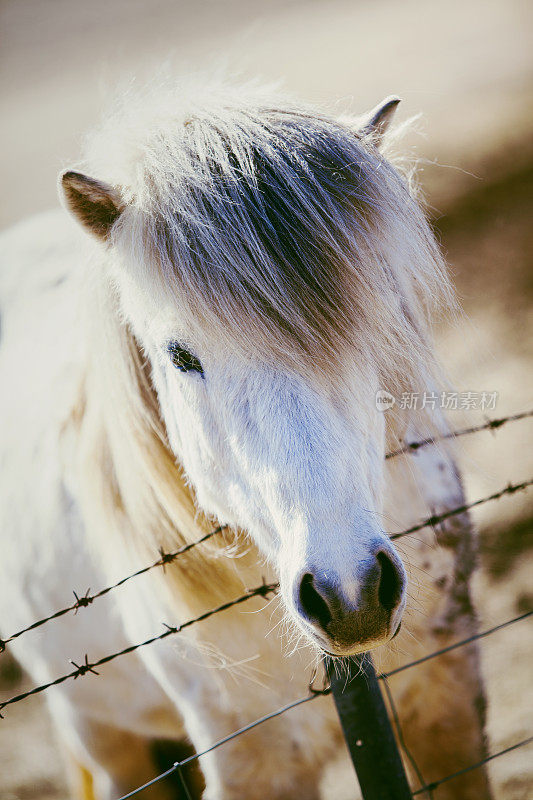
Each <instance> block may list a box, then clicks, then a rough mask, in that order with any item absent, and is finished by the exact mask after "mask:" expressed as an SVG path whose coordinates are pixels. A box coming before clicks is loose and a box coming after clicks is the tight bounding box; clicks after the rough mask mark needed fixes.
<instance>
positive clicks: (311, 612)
mask: <svg viewBox="0 0 533 800" xmlns="http://www.w3.org/2000/svg"><path fill="white" fill-rule="evenodd" d="M299 599H300V606H301V608H302V611H303V612H304V614H305V615H306V616H307V617H308V619H309V620H310V621H312V622H317V623H318V624H319V625H320V627H321V628H322V629H323V630H326V628H327V626H328V625H329V623H330V622H331V612H330V610H329V608H328V604H327V603H326V601H325V600H324V598H323V597H322V596H321V595H320V594H319V593H318V592H317V590H316V589H315V581H314V578H313V576H312V575H311V573H310V572H307V573H306V574H305V575H304V576H303V578H302V580H301V583H300V592H299Z"/></svg>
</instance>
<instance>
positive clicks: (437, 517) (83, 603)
mask: <svg viewBox="0 0 533 800" xmlns="http://www.w3.org/2000/svg"><path fill="white" fill-rule="evenodd" d="M531 485H533V478H532V479H529V480H527V481H523V482H522V483H517V484H511V483H510V484H508V485H507V486H505V487H504V488H503V489H501V490H500V491H499V492H495V493H494V494H491V495H489V496H488V497H483V498H481V499H480V500H474V501H473V502H471V503H466V504H464V505H461V506H457V507H456V508H452V509H450V510H448V511H445V512H443V513H442V514H432V515H431V516H430V517H427V518H426V519H425V520H422V522H419V523H417V524H416V525H412V526H411V527H410V528H407V529H406V530H404V531H399V532H398V533H393V534H391V536H390V537H389V538H390V539H391V540H396V539H401V538H402V537H403V536H408V535H409V534H411V533H416V532H417V531H420V530H422V529H423V528H427V527H435V526H436V525H439V524H440V523H441V522H445V521H446V520H447V519H449V518H450V517H454V516H457V515H459V514H463V513H464V512H465V511H468V510H469V509H472V508H475V507H476V506H480V505H482V504H484V503H488V502H490V501H492V500H499V499H500V497H503V496H504V495H506V494H514V493H516V492H520V491H524V490H525V489H528V488H529V487H530V486H531ZM226 529H227V526H225V525H221V526H219V527H218V528H215V529H214V530H213V531H210V532H209V533H206V534H204V535H203V536H202V537H200V539H197V540H196V541H194V542H190V543H189V544H186V545H183V547H181V548H179V549H178V550H175V551H174V552H171V553H165V552H163V550H161V551H160V558H159V559H157V561H154V562H153V563H152V564H149V565H148V566H146V567H142V568H141V569H138V570H137V571H136V572H133V573H131V574H130V575H126V577H124V578H121V579H120V580H119V581H117V582H116V583H113V584H111V585H110V586H106V587H105V588H104V589H101V590H100V591H99V592H95V594H93V595H91V594H90V593H89V592H90V590H87V591H86V592H85V594H83V595H81V596H78V594H77V593H76V592H73V594H74V597H75V598H76V602H75V603H73V604H72V605H70V606H67V607H66V608H63V609H61V610H60V611H56V612H55V613H54V614H50V615H49V616H47V617H43V618H42V619H39V620H37V621H36V622H34V623H32V624H31V625H29V626H28V627H27V628H22V629H21V630H19V631H17V632H16V633H14V634H12V635H11V636H9V637H7V638H6V639H0V653H2V652H3V651H4V650H5V648H6V645H7V644H9V642H11V641H13V640H14V639H16V638H18V637H19V636H22V634H24V633H27V632H28V631H31V630H34V629H35V628H39V627H40V626H41V625H44V624H45V623H47V622H50V621H51V620H54V619H57V618H58V617H62V616H64V615H65V614H68V613H71V612H73V613H74V614H77V613H78V611H79V609H80V608H85V607H87V606H89V605H90V604H91V603H93V601H94V600H96V599H97V598H99V597H103V596H104V595H106V594H108V592H110V591H111V590H112V589H116V588H118V587H119V586H122V585H123V584H125V583H126V582H127V581H129V580H131V579H132V578H136V577H138V576H139V575H144V574H145V573H147V572H149V571H150V570H152V569H155V568H156V567H163V569H164V568H165V566H166V565H167V564H170V563H172V562H173V561H174V560H175V559H176V558H178V557H179V556H181V555H183V554H184V553H187V552H189V551H190V550H192V549H193V548H194V547H197V546H198V545H200V544H202V543H203V542H206V541H207V540H208V539H210V538H212V537H213V536H216V535H217V534H219V533H221V532H222V531H223V530H226Z"/></svg>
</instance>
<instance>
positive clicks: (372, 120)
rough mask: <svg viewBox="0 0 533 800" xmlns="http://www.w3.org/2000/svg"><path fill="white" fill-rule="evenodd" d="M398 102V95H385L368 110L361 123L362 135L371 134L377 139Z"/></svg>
mask: <svg viewBox="0 0 533 800" xmlns="http://www.w3.org/2000/svg"><path fill="white" fill-rule="evenodd" d="M399 102H400V98H399V97H395V96H391V97H386V98H385V100H383V101H382V102H381V103H379V105H377V106H376V107H375V108H374V109H373V110H372V111H370V112H369V113H368V114H367V115H366V121H365V123H364V124H363V129H362V132H363V135H367V136H368V135H373V136H374V137H375V138H376V139H377V140H378V141H379V139H381V137H382V136H383V134H384V133H385V131H386V130H387V128H388V127H389V125H390V123H391V120H392V118H393V116H394V112H395V111H396V109H397V107H398V103H399Z"/></svg>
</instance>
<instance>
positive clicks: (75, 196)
mask: <svg viewBox="0 0 533 800" xmlns="http://www.w3.org/2000/svg"><path fill="white" fill-rule="evenodd" d="M59 192H60V194H61V196H62V198H63V200H64V203H65V205H66V207H67V209H68V210H69V211H70V213H71V214H72V215H73V216H74V217H75V218H76V219H77V221H78V222H80V223H81V225H83V227H84V228H85V229H86V230H88V231H89V232H90V233H92V234H93V235H94V236H97V237H98V238H99V239H103V240H105V239H107V237H108V234H109V231H110V230H111V227H112V225H113V223H114V222H116V220H117V219H118V217H119V216H120V214H121V213H122V211H123V209H124V203H123V201H122V198H121V196H120V193H119V191H118V190H117V189H116V188H114V187H113V186H110V185H109V184H107V183H103V182H102V181H97V180H95V179H94V178H89V177H88V176H87V175H83V174H82V173H81V172H72V171H71V170H68V171H67V172H63V173H62V174H61V175H60V176H59Z"/></svg>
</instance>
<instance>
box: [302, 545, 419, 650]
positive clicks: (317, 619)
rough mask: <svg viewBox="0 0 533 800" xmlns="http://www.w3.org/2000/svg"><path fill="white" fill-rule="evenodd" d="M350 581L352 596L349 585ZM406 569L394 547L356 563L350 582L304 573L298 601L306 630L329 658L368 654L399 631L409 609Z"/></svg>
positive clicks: (326, 573)
mask: <svg viewBox="0 0 533 800" xmlns="http://www.w3.org/2000/svg"><path fill="white" fill-rule="evenodd" d="M348 583H349V592H348V591H347V589H346V586H347V585H348ZM406 585H407V578H406V573H405V569H404V567H403V565H402V563H401V561H400V559H399V557H398V556H397V555H396V553H395V552H394V551H393V550H392V548H388V547H386V548H385V547H382V548H380V549H379V550H378V552H377V553H375V554H374V555H372V556H371V557H369V558H368V559H366V560H365V561H364V563H363V564H358V565H357V566H356V569H355V574H354V576H353V578H352V579H351V580H350V581H349V582H345V586H343V581H342V579H341V577H340V575H339V573H337V572H334V571H332V570H330V569H328V570H327V571H324V570H318V569H316V568H314V569H310V570H309V571H304V572H303V573H300V576H299V577H298V579H297V580H296V584H295V588H294V592H295V594H294V601H295V606H296V610H297V613H298V615H299V616H300V618H301V619H302V621H303V623H304V628H305V629H306V630H307V631H308V633H310V634H311V637H312V638H313V639H314V640H315V641H316V642H317V643H318V644H319V645H320V646H321V648H322V649H323V650H324V651H326V652H327V653H328V654H329V655H334V656H346V655H353V654H354V653H359V652H363V651H365V650H370V649H371V648H373V647H377V646H378V645H380V644H384V643H385V642H386V641H388V640H389V639H391V638H392V637H393V636H395V634H396V633H397V631H398V628H399V625H400V622H401V617H402V613H403V609H404V606H405V589H406Z"/></svg>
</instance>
